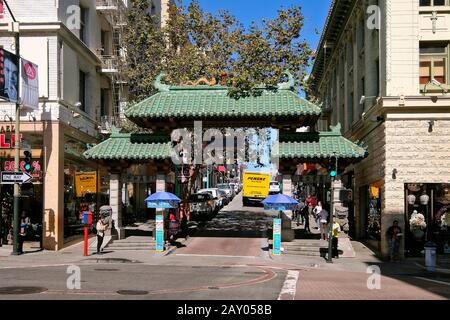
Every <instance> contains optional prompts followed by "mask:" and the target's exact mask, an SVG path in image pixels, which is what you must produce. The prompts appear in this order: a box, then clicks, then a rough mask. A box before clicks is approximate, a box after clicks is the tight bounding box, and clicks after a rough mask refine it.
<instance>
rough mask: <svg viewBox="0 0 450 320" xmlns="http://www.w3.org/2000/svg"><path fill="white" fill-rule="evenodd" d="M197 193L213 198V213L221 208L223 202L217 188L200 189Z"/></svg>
mask: <svg viewBox="0 0 450 320" xmlns="http://www.w3.org/2000/svg"><path fill="white" fill-rule="evenodd" d="M197 193H209V194H211V195H212V196H213V199H214V201H215V206H214V211H216V212H217V211H219V210H220V209H221V208H222V207H223V200H222V197H221V196H220V193H219V189H218V188H208V189H200V190H198V192H197Z"/></svg>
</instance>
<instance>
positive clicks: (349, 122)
mask: <svg viewBox="0 0 450 320" xmlns="http://www.w3.org/2000/svg"><path fill="white" fill-rule="evenodd" d="M354 104H355V101H354V95H353V91H352V92H350V94H349V96H348V108H347V130H349V129H350V128H351V127H352V124H353V105H354Z"/></svg>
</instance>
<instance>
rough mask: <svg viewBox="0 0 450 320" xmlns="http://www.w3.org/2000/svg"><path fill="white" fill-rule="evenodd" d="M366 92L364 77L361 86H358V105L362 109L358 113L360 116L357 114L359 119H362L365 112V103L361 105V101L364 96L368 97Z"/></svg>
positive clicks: (360, 82)
mask: <svg viewBox="0 0 450 320" xmlns="http://www.w3.org/2000/svg"><path fill="white" fill-rule="evenodd" d="M365 92H366V84H365V78H364V77H362V78H361V79H360V80H359V84H358V105H359V108H360V109H359V110H360V112H358V114H357V117H358V119H361V117H362V113H363V112H364V103H362V104H360V103H359V101H360V100H359V99H361V97H362V96H365V95H366V94H365Z"/></svg>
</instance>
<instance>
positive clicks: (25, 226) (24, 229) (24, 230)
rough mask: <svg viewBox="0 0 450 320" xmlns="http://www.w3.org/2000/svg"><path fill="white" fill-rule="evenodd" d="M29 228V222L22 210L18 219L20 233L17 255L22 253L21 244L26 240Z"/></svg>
mask: <svg viewBox="0 0 450 320" xmlns="http://www.w3.org/2000/svg"><path fill="white" fill-rule="evenodd" d="M30 227H31V220H30V218H29V217H28V215H27V212H26V211H25V210H24V211H22V216H21V218H20V233H19V248H18V252H19V254H22V253H23V243H24V241H25V239H26V238H27V235H28V233H29V229H30Z"/></svg>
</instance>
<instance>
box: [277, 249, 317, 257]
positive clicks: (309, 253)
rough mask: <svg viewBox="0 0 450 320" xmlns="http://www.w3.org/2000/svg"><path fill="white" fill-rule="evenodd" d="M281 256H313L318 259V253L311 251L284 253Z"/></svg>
mask: <svg viewBox="0 0 450 320" xmlns="http://www.w3.org/2000/svg"><path fill="white" fill-rule="evenodd" d="M283 254H292V255H297V256H311V257H312V256H314V257H320V252H313V251H289V252H288V251H286V250H285V251H284V252H283Z"/></svg>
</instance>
